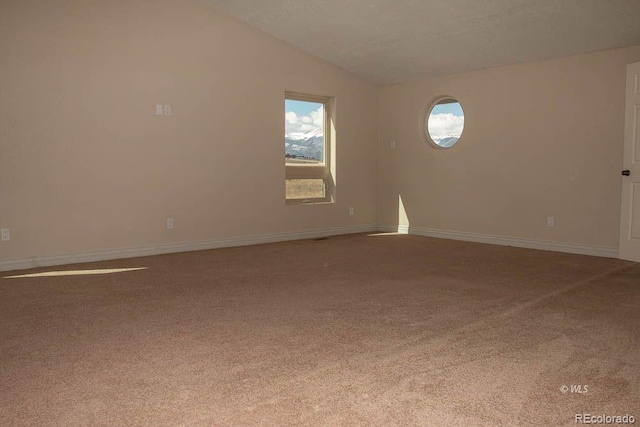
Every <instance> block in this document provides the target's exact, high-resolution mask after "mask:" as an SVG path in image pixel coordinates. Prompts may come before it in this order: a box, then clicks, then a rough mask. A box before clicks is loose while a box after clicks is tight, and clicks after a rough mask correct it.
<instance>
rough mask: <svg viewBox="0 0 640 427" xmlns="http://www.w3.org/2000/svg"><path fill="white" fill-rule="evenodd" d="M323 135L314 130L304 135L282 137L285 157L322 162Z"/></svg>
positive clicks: (291, 134) (292, 134)
mask: <svg viewBox="0 0 640 427" xmlns="http://www.w3.org/2000/svg"><path fill="white" fill-rule="evenodd" d="M323 149H324V133H323V132H322V130H321V129H314V130H312V131H310V132H306V133H290V134H287V135H285V137H284V153H285V157H290V158H300V159H309V160H317V161H322V152H323Z"/></svg>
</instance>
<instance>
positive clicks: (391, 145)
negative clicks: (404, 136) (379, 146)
mask: <svg viewBox="0 0 640 427" xmlns="http://www.w3.org/2000/svg"><path fill="white" fill-rule="evenodd" d="M389 146H390V147H391V149H392V150H395V149H396V142H395V141H389Z"/></svg>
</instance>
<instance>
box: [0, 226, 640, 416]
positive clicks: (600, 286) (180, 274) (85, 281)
mask: <svg viewBox="0 0 640 427" xmlns="http://www.w3.org/2000/svg"><path fill="white" fill-rule="evenodd" d="M122 267H127V268H132V267H148V269H146V270H139V271H130V272H120V273H114V274H106V275H95V276H86V275H85V276H71V277H45V278H22V279H0V325H1V329H0V425H3V426H13V425H25V426H34V425H74V426H75V425H196V426H200V425H201V426H209V425H221V426H224V425H358V426H362V425H427V426H438V425H442V426H463V425H469V426H483V425H486V426H496V425H505V426H517V425H546V426H552V425H575V424H574V417H575V414H577V413H589V414H592V415H600V414H608V415H625V414H631V415H635V417H636V418H640V352H639V350H640V344H639V343H640V333H639V332H640V265H638V264H633V263H629V262H623V261H619V260H612V259H604V258H595V257H585V256H578V255H568V254H561V253H553V252H544V251H534V250H526V249H516V248H509V247H501V246H490V245H481V244H474V243H464V242H456V241H447V240H439V239H429V238H424V237H416V236H397V235H385V236H367V235H351V236H341V237H333V238H330V239H327V240H318V241H314V240H305V241H296V242H287V243H278V244H269V245H260V246H251V247H242V248H229V249H220V250H212V251H201V252H191V253H182V254H171V255H164V256H155V257H147V258H136V259H128V260H119V261H109V262H100V263H91V264H83V265H74V266H68V267H65V269H70V270H77V269H89V268H101V269H105V268H122ZM56 269H60V268H47V269H38V270H35V271H48V270H56ZM33 271H34V270H31V271H29V272H33ZM18 273H20V272H12V273H11V274H18ZM22 273H24V272H22ZM7 275H9V274H8V273H7V274H2V276H7ZM563 385H567V386H568V387H570V386H574V392H573V393H572V392H571V389H569V390H568V391H567V392H566V393H562V391H561V390H560V387H561V386H563ZM577 386H581V389H582V390H584V387H586V388H587V393H577V392H576V391H577ZM638 423H640V420H636V424H638Z"/></svg>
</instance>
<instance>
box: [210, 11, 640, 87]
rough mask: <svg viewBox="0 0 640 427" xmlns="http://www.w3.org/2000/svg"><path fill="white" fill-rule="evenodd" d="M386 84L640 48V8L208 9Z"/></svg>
mask: <svg viewBox="0 0 640 427" xmlns="http://www.w3.org/2000/svg"><path fill="white" fill-rule="evenodd" d="M205 1H206V2H208V3H209V4H211V5H213V6H214V7H215V8H216V9H217V10H219V11H220V12H222V13H226V14H228V15H231V16H233V17H235V18H237V19H239V20H241V21H244V22H246V23H248V24H249V25H251V26H253V27H255V28H258V29H260V30H262V31H264V32H266V33H269V34H271V35H273V36H275V37H277V38H279V39H282V40H284V41H286V42H288V43H290V44H292V45H294V46H298V47H300V48H302V49H304V50H305V51H307V52H309V53H311V54H313V55H316V56H319V57H321V58H324V59H326V60H327V61H329V62H332V63H334V64H336V65H338V66H340V67H342V68H345V69H347V70H350V71H352V72H353V73H355V74H356V75H358V76H360V77H361V78H363V79H365V80H368V81H371V82H374V83H382V84H390V83H399V82H404V81H408V80H414V79H418V78H424V77H433V76H438V75H443V74H451V73H457V72H462V71H469V70H475V69H481V68H488V67H495V66H500V65H507V64H513V63H518V62H524V61H531V60H538V59H549V58H558V57H563V56H569V55H573V54H578V53H586V52H594V51H598V50H605V49H612V48H619V47H626V46H633V45H639V44H640V0H324V1H317V0H315V1H309V0H205Z"/></svg>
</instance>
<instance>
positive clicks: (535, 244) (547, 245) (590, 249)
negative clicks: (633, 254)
mask: <svg viewBox="0 0 640 427" xmlns="http://www.w3.org/2000/svg"><path fill="white" fill-rule="evenodd" d="M378 230H380V231H387V232H393V233H400V234H413V235H416V236H426V237H436V238H441V239H452V240H463V241H465V242H476V243H488V244H491V245H502V246H514V247H517V248H527V249H540V250H544V251H554V252H566V253H570V254H580V255H592V256H599V257H604V258H618V248H603V247H598V246H586V245H579V244H575V243H563V242H549V241H544V240H532V239H520V238H516V237H506V236H495V235H489V234H478V233H468V232H463V231H451V230H438V229H434V228H419V227H408V226H406V225H400V226H398V225H395V226H394V225H378Z"/></svg>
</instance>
